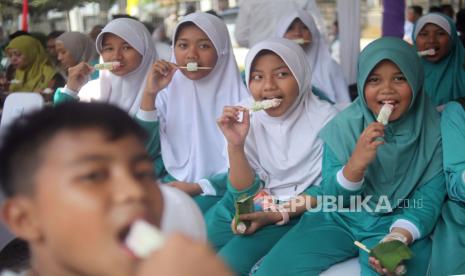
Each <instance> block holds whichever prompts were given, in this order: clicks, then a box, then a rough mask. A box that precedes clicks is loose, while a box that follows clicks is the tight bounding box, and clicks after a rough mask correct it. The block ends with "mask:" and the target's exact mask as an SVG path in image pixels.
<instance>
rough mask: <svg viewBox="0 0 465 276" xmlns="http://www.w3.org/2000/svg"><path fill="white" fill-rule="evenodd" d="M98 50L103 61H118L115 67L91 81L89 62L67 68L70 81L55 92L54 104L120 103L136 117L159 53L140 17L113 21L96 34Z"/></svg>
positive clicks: (102, 72) (91, 70)
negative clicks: (148, 76) (79, 101)
mask: <svg viewBox="0 0 465 276" xmlns="http://www.w3.org/2000/svg"><path fill="white" fill-rule="evenodd" d="M96 46H97V52H98V53H100V55H101V56H102V59H103V61H104V62H119V64H120V65H119V66H117V67H116V68H113V69H112V70H102V71H100V76H99V78H98V79H96V80H92V81H89V82H88V80H89V78H90V74H91V73H92V72H93V71H94V67H93V66H91V65H90V64H88V63H86V62H80V63H79V64H78V65H76V66H74V67H71V68H70V69H69V70H68V81H67V84H66V86H65V87H64V88H63V89H60V91H58V92H57V93H56V94H55V99H54V102H55V103H60V102H63V101H68V100H78V99H79V100H83V101H102V102H108V103H110V104H114V105H116V106H119V107H120V108H121V109H123V110H125V111H127V112H128V113H129V114H130V115H132V116H135V115H136V113H137V111H138V110H139V107H140V103H141V99H142V94H143V90H144V88H145V83H146V78H147V72H148V71H149V70H150V68H151V66H152V64H153V63H154V62H155V60H156V58H157V55H156V51H155V46H154V44H153V41H152V37H151V36H150V33H149V32H148V30H147V28H146V27H145V26H144V25H143V24H142V23H140V22H139V21H137V20H134V19H130V18H118V19H115V20H112V21H110V22H109V23H108V24H107V25H106V26H105V28H103V30H102V32H101V33H100V34H99V36H98V37H97V41H96Z"/></svg>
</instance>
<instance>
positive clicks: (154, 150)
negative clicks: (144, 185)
mask: <svg viewBox="0 0 465 276" xmlns="http://www.w3.org/2000/svg"><path fill="white" fill-rule="evenodd" d="M135 120H136V121H137V123H138V124H139V125H140V126H141V127H142V128H143V129H144V130H145V131H146V132H147V134H148V139H147V141H146V142H145V148H146V150H147V151H148V153H149V156H150V157H151V158H152V159H153V166H154V169H155V173H156V174H157V176H158V177H159V178H160V179H162V180H163V178H165V177H166V174H167V172H166V170H165V165H164V163H163V159H162V157H161V145H160V132H159V125H160V124H159V122H158V120H157V115H156V110H154V111H143V110H141V109H139V111H137V113H136V118H135Z"/></svg>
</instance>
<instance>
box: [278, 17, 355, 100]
mask: <svg viewBox="0 0 465 276" xmlns="http://www.w3.org/2000/svg"><path fill="white" fill-rule="evenodd" d="M297 18H299V19H300V20H301V21H302V22H303V23H304V24H305V25H306V26H307V27H308V28H309V30H310V32H311V33H312V42H311V44H310V46H307V48H306V49H304V50H305V54H306V56H307V57H306V59H307V60H308V62H309V63H310V66H311V68H312V70H313V76H312V85H313V86H315V87H316V88H318V89H320V90H321V91H322V92H323V93H325V95H326V96H327V97H328V98H329V99H330V100H331V101H333V102H335V103H349V102H350V97H349V88H348V85H347V82H346V81H345V79H344V73H343V72H342V68H341V67H340V66H339V64H337V63H336V62H335V61H334V60H333V58H332V57H331V54H330V53H329V47H328V45H327V44H326V42H325V41H324V39H322V36H321V34H320V32H319V31H318V28H317V26H316V24H315V21H314V20H313V18H312V16H311V15H310V14H308V13H306V12H304V11H303V10H294V11H293V12H292V13H289V14H287V15H285V16H283V17H282V18H281V20H280V21H279V23H278V28H277V31H276V36H277V37H284V34H285V33H286V31H287V29H288V28H289V27H290V26H291V24H292V22H293V21H294V20H295V19H297Z"/></svg>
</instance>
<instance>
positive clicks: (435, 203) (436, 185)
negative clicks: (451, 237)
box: [393, 172, 446, 239]
mask: <svg viewBox="0 0 465 276" xmlns="http://www.w3.org/2000/svg"><path fill="white" fill-rule="evenodd" d="M445 196H446V185H445V179H444V174H443V173H442V172H441V173H439V174H437V175H436V176H435V177H433V178H432V179H430V180H429V181H428V182H427V183H425V184H423V185H422V186H420V187H419V188H418V189H417V190H416V191H415V192H414V194H413V195H412V197H410V198H408V199H406V200H404V201H403V202H402V203H400V204H399V207H398V208H402V212H401V213H400V214H399V215H396V216H395V218H394V220H393V222H394V223H396V222H398V221H399V220H405V221H408V222H411V223H412V224H413V225H414V226H416V228H417V229H418V231H419V237H418V238H420V239H421V238H423V237H425V236H427V235H429V234H430V233H431V231H433V228H434V226H435V225H436V221H437V220H438V218H439V215H440V213H441V209H442V203H443V201H444V198H445ZM414 236H416V235H414Z"/></svg>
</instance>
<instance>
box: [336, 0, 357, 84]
mask: <svg viewBox="0 0 465 276" xmlns="http://www.w3.org/2000/svg"><path fill="white" fill-rule="evenodd" d="M337 13H338V23H339V40H340V44H339V45H340V50H339V51H340V61H341V66H342V70H343V71H344V76H345V77H346V80H347V82H348V83H349V84H352V83H355V82H356V81H357V59H358V55H359V54H360V27H361V26H360V0H352V1H347V0H338V1H337Z"/></svg>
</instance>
